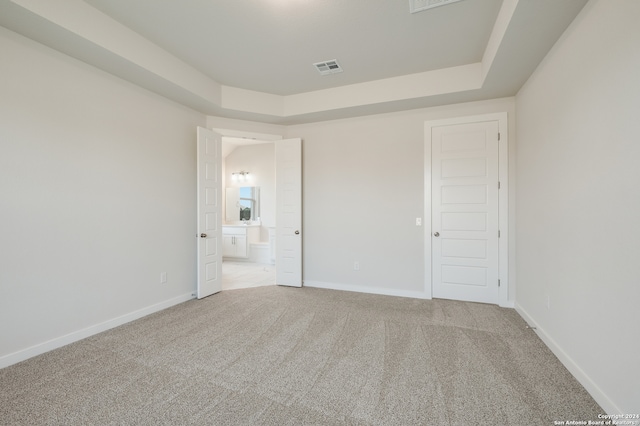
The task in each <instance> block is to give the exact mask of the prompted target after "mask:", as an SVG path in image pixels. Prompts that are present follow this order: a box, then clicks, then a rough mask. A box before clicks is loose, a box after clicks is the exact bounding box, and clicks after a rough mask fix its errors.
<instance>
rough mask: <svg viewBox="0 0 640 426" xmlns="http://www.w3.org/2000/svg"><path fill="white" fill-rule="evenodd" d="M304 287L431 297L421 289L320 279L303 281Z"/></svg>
mask: <svg viewBox="0 0 640 426" xmlns="http://www.w3.org/2000/svg"><path fill="white" fill-rule="evenodd" d="M303 285H304V287H314V288H325V289H328V290H342V291H353V292H356V293H369V294H380V295H383V296H397V297H411V298H413V299H431V297H430V296H429V295H428V294H427V293H426V292H423V291H408V290H397V289H393V288H376V287H368V286H360V285H355V284H339V283H327V282H322V281H307V280H305V281H304V284H303Z"/></svg>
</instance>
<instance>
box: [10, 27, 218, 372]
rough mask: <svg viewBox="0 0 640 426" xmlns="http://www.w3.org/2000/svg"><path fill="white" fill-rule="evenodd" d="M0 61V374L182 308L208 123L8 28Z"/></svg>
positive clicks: (190, 278)
mask: <svg viewBox="0 0 640 426" xmlns="http://www.w3.org/2000/svg"><path fill="white" fill-rule="evenodd" d="M0 51H1V52H2V60H1V61H0V75H2V78H0V152H1V154H0V194H1V197H0V214H1V220H0V250H1V253H0V367H1V366H3V365H8V364H10V363H12V362H16V361H18V360H20V359H23V358H25V357H27V356H31V355H34V354H36V353H39V352H42V351H44V350H47V349H51V348H53V347H55V346H57V345H59V344H63V343H67V342H69V341H73V340H74V339H77V338H80V337H83V336H84V335H87V334H91V332H95V331H99V330H100V329H104V328H106V327H109V326H113V325H115V324H117V323H119V322H123V321H126V320H128V319H131V318H134V317H135V316H139V315H142V314H144V313H148V312H150V311H153V310H156V309H160V308H162V307H166V306H168V305H171V304H174V303H177V302H179V301H182V300H186V299H188V298H190V297H191V293H192V292H193V291H194V288H195V279H196V276H195V272H196V268H195V247H196V246H195V232H196V222H195V216H196V210H195V202H196V194H195V184H196V180H195V159H196V156H195V138H196V126H197V125H205V123H206V117H204V116H203V115H201V114H199V113H195V112H193V111H191V110H189V109H186V108H184V107H181V106H178V105H177V104H174V103H172V102H170V101H168V100H166V99H164V98H161V97H159V96H157V95H154V94H151V93H149V92H146V91H145V90H143V89H140V88H137V87H135V86H133V85H131V84H129V83H125V82H123V81H121V80H119V79H117V78H115V77H112V76H110V75H108V74H105V73H103V72H101V71H98V70H96V69H94V68H92V67H90V66H87V65H85V64H83V63H80V62H77V61H75V60H73V59H71V58H69V57H67V56H64V55H62V54H59V53H57V52H55V51H52V50H50V49H48V48H45V47H43V46H42V45H39V44H36V43H34V42H32V41H29V40H27V39H25V38H22V37H21V36H18V35H16V34H15V33H12V32H10V31H8V30H5V29H3V28H0ZM161 272H166V273H167V278H168V282H167V283H166V284H162V285H161V284H160V273H161Z"/></svg>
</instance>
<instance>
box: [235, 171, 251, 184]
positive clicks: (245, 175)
mask: <svg viewBox="0 0 640 426" xmlns="http://www.w3.org/2000/svg"><path fill="white" fill-rule="evenodd" d="M231 180H233V181H234V182H246V181H248V180H249V172H245V171H244V170H241V171H239V172H233V173H231Z"/></svg>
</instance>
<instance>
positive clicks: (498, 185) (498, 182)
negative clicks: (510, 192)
mask: <svg viewBox="0 0 640 426" xmlns="http://www.w3.org/2000/svg"><path fill="white" fill-rule="evenodd" d="M498 189H500V181H498Z"/></svg>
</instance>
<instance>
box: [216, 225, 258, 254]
mask: <svg viewBox="0 0 640 426" xmlns="http://www.w3.org/2000/svg"><path fill="white" fill-rule="evenodd" d="M259 239H260V227H259V226H251V225H236V226H223V227H222V256H223V257H234V258H241V259H246V258H248V257H249V255H250V253H249V247H250V245H251V243H254V242H258V240H259Z"/></svg>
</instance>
